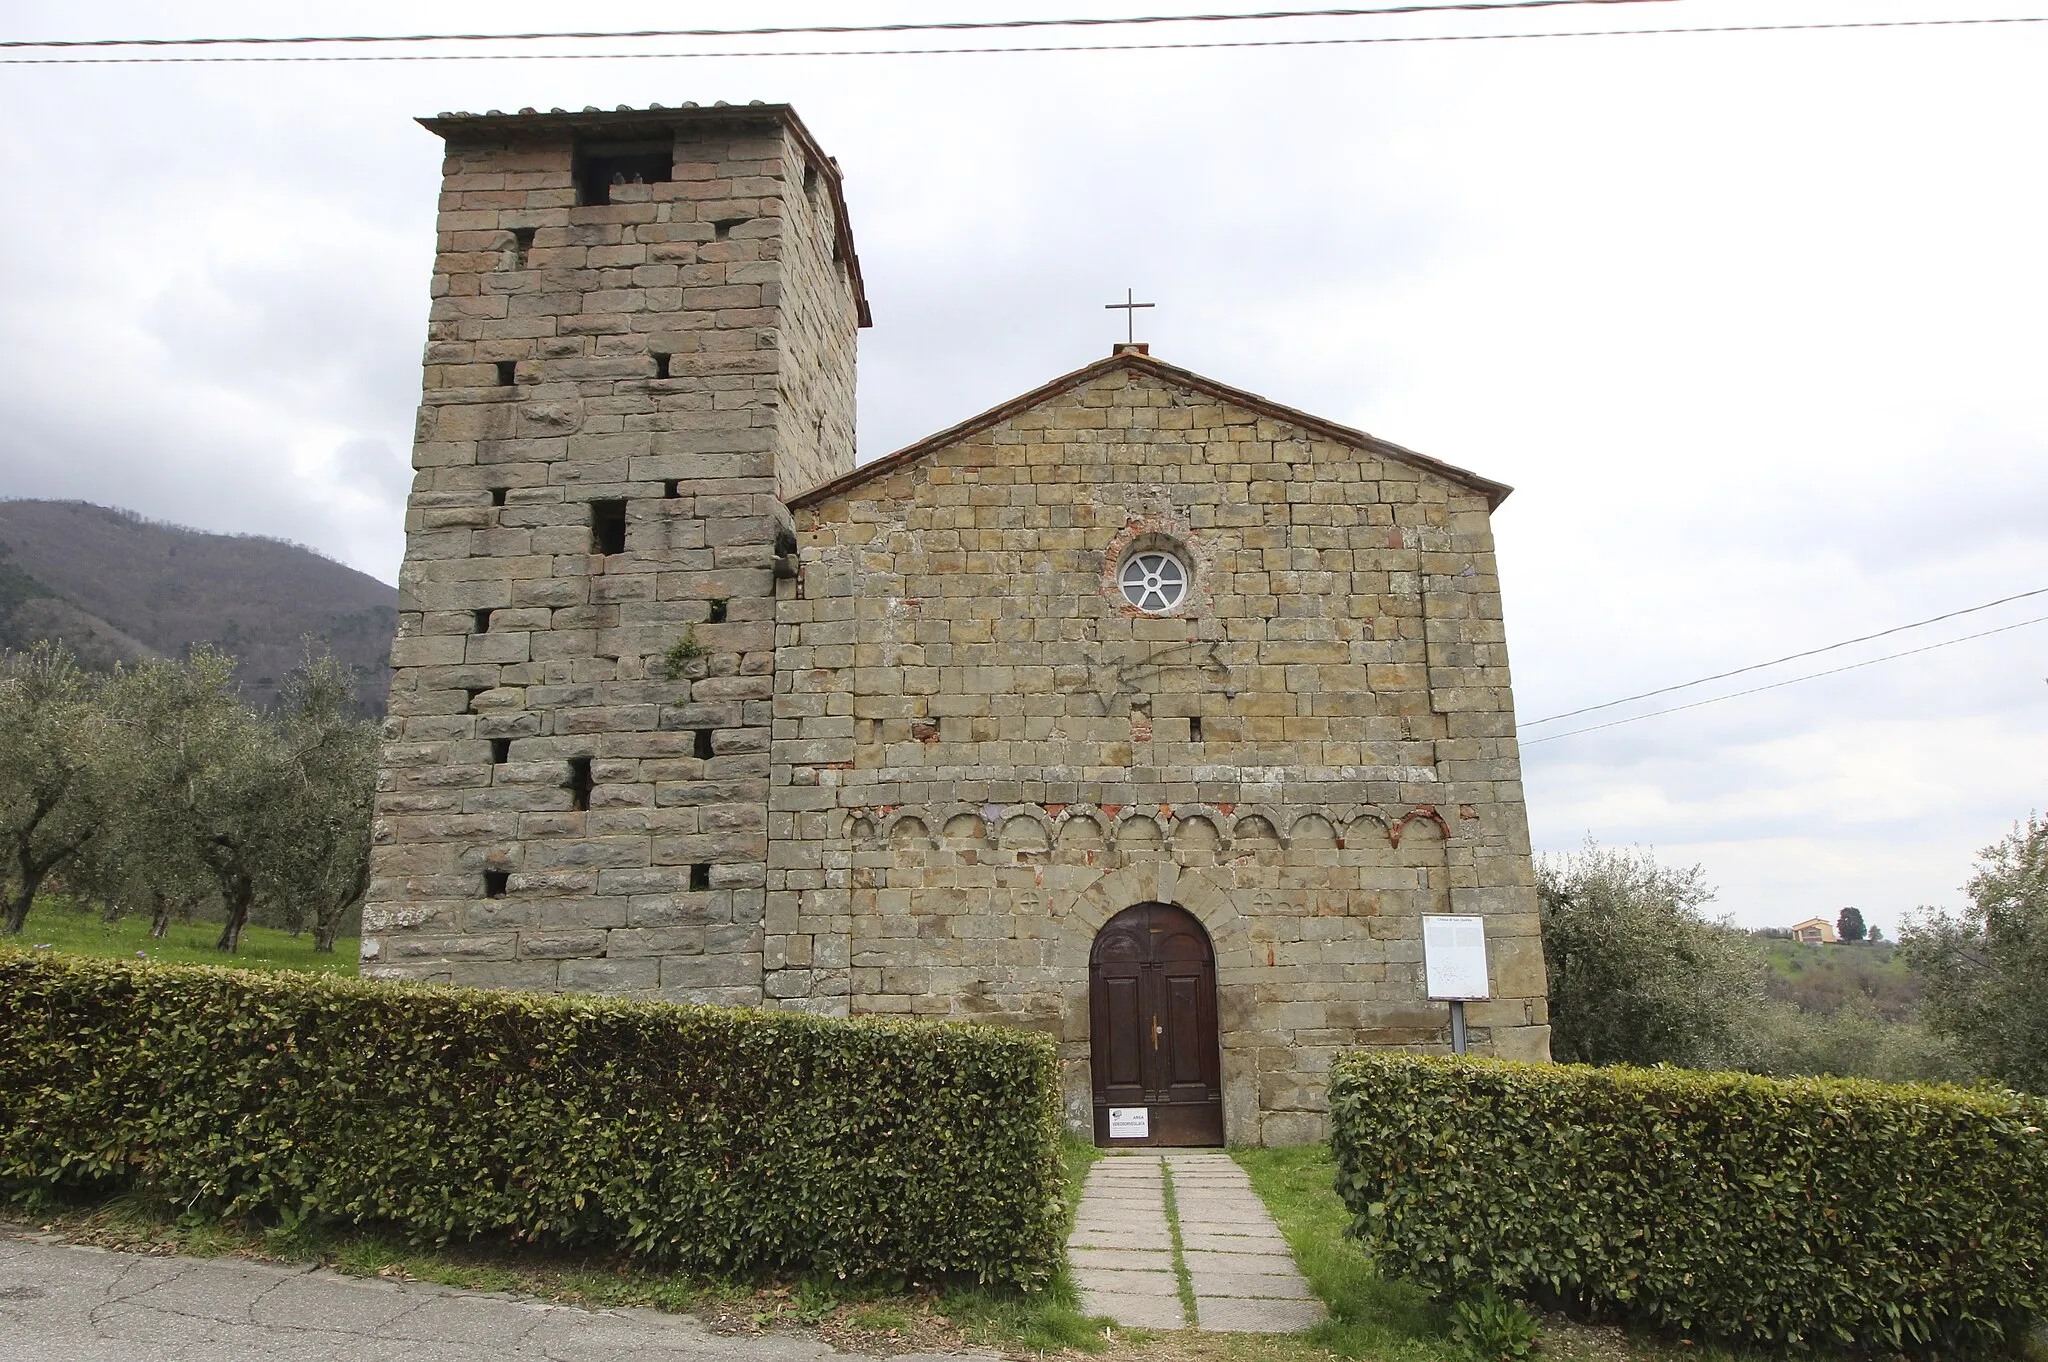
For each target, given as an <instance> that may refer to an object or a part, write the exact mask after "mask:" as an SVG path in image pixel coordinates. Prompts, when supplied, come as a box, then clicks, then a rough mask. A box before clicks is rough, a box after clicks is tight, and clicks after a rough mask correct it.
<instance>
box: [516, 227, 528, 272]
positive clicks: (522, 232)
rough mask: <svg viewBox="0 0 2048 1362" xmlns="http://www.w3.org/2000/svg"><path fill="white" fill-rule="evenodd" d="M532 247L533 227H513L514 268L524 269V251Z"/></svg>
mask: <svg viewBox="0 0 2048 1362" xmlns="http://www.w3.org/2000/svg"><path fill="white" fill-rule="evenodd" d="M532 249H533V228H531V227H514V228H513V229H512V266H513V268H514V269H524V268H525V267H526V253H527V252H528V251H531V250H532Z"/></svg>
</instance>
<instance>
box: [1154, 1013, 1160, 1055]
mask: <svg viewBox="0 0 2048 1362" xmlns="http://www.w3.org/2000/svg"><path fill="white" fill-rule="evenodd" d="M1159 1036H1160V1029H1159V1014H1158V1013H1156V1012H1155V1013H1153V1014H1152V1048H1153V1049H1155V1050H1157V1049H1158V1048H1159Z"/></svg>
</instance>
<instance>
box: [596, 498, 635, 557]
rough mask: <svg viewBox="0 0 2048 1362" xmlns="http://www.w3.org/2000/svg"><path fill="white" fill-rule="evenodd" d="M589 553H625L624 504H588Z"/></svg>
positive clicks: (605, 502)
mask: <svg viewBox="0 0 2048 1362" xmlns="http://www.w3.org/2000/svg"><path fill="white" fill-rule="evenodd" d="M590 551H591V552H592V553H624V552H625V551H626V503H625V502H623V501H593V502H591V503H590Z"/></svg>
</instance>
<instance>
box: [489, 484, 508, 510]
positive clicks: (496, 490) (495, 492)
mask: <svg viewBox="0 0 2048 1362" xmlns="http://www.w3.org/2000/svg"><path fill="white" fill-rule="evenodd" d="M504 504H505V489H504V488H502V487H493V488H492V489H491V505H493V506H503V505H504Z"/></svg>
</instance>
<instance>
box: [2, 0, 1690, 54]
mask: <svg viewBox="0 0 2048 1362" xmlns="http://www.w3.org/2000/svg"><path fill="white" fill-rule="evenodd" d="M1670 3H1672V0H1447V2H1446V3H1438V4H1411V5H1390V6H1384V7H1381V8H1377V9H1275V10H1261V11H1258V12H1255V13H1249V14H1138V15H1132V16H1130V17H1127V18H1108V19H1102V18H1094V19H1091V18H1081V19H987V20H949V21H946V22H942V23H921V24H917V23H902V24H810V25H790V26H787V27H780V28H635V29H624V30H618V31H602V32H600V31H588V30H583V31H569V32H561V33H348V34H334V35H330V36H327V37H311V36H294V37H248V38H50V39H37V38H17V39H12V40H8V41H0V48H7V47H50V48H56V47H215V46H231V45H232V46H242V45H248V46H257V45H262V46H269V45H276V44H303V43H515V42H534V41H543V40H545V41H553V40H565V39H579V40H582V39H593V38H596V39H605V38H777V37H787V36H792V35H797V34H828V35H842V36H843V35H846V34H851V33H964V32H970V31H975V30H988V29H1018V28H1116V27H1121V26H1125V25H1131V24H1227V23H1239V22H1245V21H1252V20H1269V19H1357V18H1365V17H1370V16H1372V15H1376V14H1436V13H1441V12H1443V11H1446V10H1502V9H1557V8H1560V7H1562V6H1566V5H1645V4H1670Z"/></svg>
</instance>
